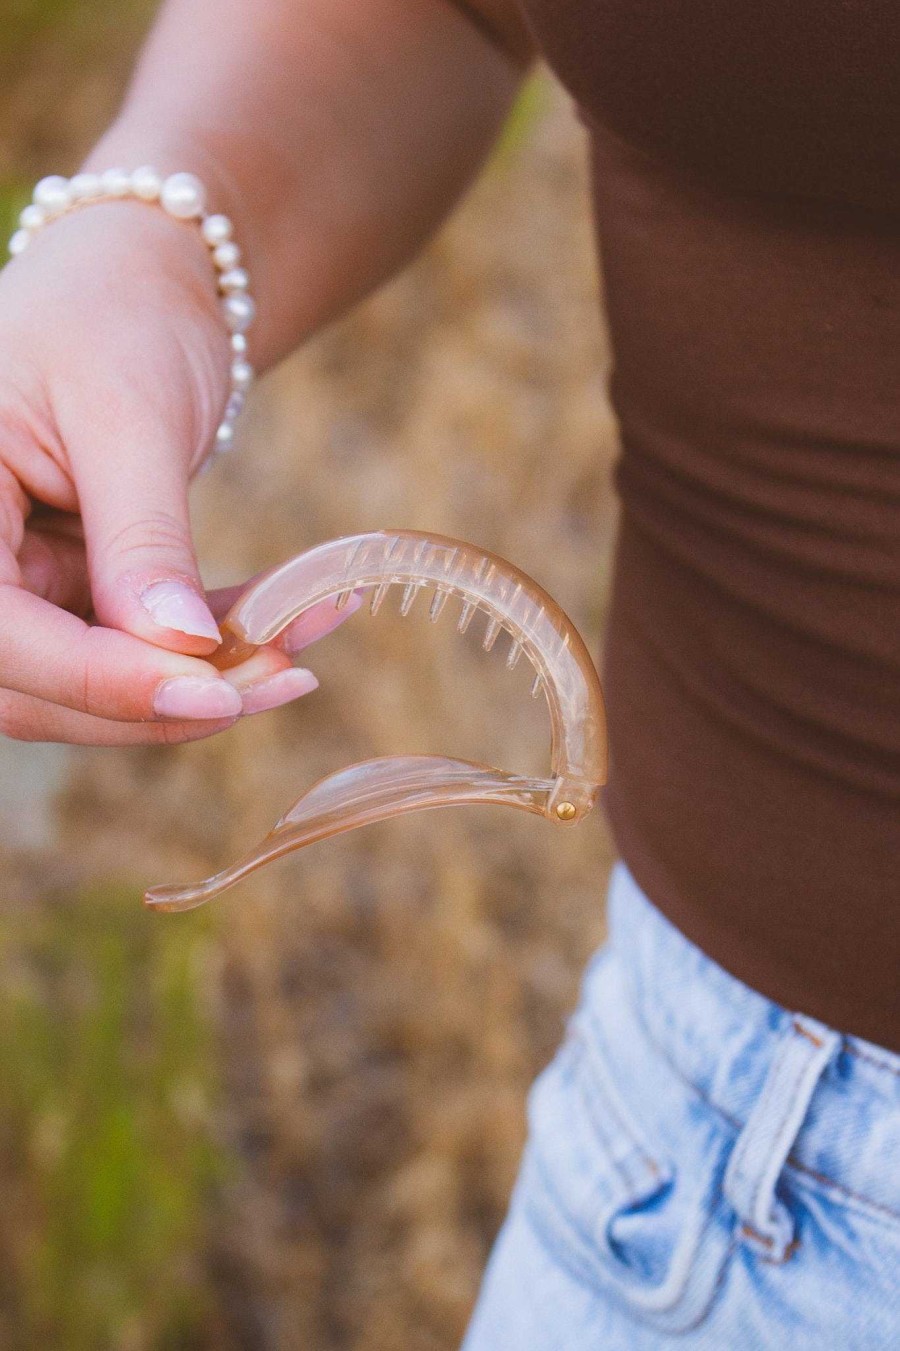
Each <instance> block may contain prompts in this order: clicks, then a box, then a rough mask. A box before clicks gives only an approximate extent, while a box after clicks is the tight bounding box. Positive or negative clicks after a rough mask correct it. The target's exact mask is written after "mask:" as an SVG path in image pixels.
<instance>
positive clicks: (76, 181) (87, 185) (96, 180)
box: [69, 174, 103, 202]
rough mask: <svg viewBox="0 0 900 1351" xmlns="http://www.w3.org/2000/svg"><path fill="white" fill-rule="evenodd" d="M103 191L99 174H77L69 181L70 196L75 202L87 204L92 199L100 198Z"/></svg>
mask: <svg viewBox="0 0 900 1351" xmlns="http://www.w3.org/2000/svg"><path fill="white" fill-rule="evenodd" d="M102 191H103V184H102V181H101V179H100V175H99V174H76V175H75V177H74V178H71V179H70V180H69V196H70V197H71V198H72V201H73V202H86V201H88V199H89V198H91V197H99V196H100V193H101V192H102Z"/></svg>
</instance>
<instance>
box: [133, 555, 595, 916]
mask: <svg viewBox="0 0 900 1351" xmlns="http://www.w3.org/2000/svg"><path fill="white" fill-rule="evenodd" d="M392 586H399V587H402V588H403V594H402V599H401V602H400V609H401V612H402V613H403V614H406V613H408V612H409V610H410V608H411V607H412V605H413V603H414V601H415V600H416V597H417V596H418V594H419V592H420V591H424V590H426V589H427V590H430V591H431V592H432V593H433V594H432V599H431V604H430V615H431V618H432V619H437V618H438V616H439V615H440V613H441V612H442V611H443V610H444V609H445V607H446V602H447V600H448V598H449V597H451V596H454V597H456V598H458V600H459V601H461V602H462V606H461V609H460V611H459V617H458V621H457V627H458V628H459V630H460V631H461V632H464V631H465V630H466V629H467V628H468V626H469V624H470V622H471V620H472V618H473V616H474V615H475V613H476V612H477V611H479V610H481V611H484V613H485V614H486V616H487V625H486V629H485V633H484V639H483V645H484V646H485V647H486V648H488V649H490V648H491V647H493V645H494V642H495V639H496V638H497V636H498V634H499V633H500V632H501V630H505V631H506V632H507V633H508V634H509V635H510V638H511V644H510V647H509V649H508V653H507V664H508V665H510V666H513V665H515V663H516V662H517V661H518V660H519V657H520V656H524V657H525V658H527V659H528V660H529V661H530V662H531V665H532V666H533V668H534V672H535V675H534V683H533V686H532V692H533V693H534V694H535V695H537V694H539V693H540V692H541V691H542V690H543V691H544V693H545V694H546V698H547V704H548V707H549V710H550V730H551V774H550V777H549V778H545V779H541V778H529V777H527V776H522V775H519V774H509V773H506V772H505V771H504V770H501V769H493V768H491V767H490V766H488V765H479V764H474V763H472V762H470V761H468V760H453V759H448V758H447V757H445V756H439V755H435V756H432V755H398V756H386V757H384V758H382V759H377V760H366V761H363V762H362V763H361V764H356V765H350V766H348V768H346V769H342V770H339V771H338V772H337V773H336V774H330V775H328V776H327V778H324V779H321V780H320V781H319V782H318V783H316V784H314V785H313V786H312V787H311V788H310V789H309V790H308V791H307V792H306V793H304V794H303V796H302V797H301V798H300V799H299V800H298V801H297V802H296V803H295V804H294V806H293V807H291V809H290V811H288V812H287V813H286V814H285V815H284V816H283V817H282V818H281V820H280V821H278V822H277V824H276V825H275V826H274V827H273V829H272V830H271V831H270V833H269V834H268V835H267V836H266V838H265V839H264V840H263V841H262V842H261V844H260V845H259V846H258V848H257V849H255V850H254V851H253V852H252V853H250V854H248V855H247V856H246V857H245V858H243V859H241V860H240V861H239V862H237V863H235V864H232V865H231V866H230V867H228V868H225V869H224V870H223V871H222V872H219V873H216V874H215V875H214V876H213V877H209V878H207V879H206V881H204V882H198V883H196V884H195V885H194V886H185V887H174V886H173V887H154V888H153V889H152V890H150V891H148V892H147V893H146V896H145V901H146V903H147V904H148V905H150V906H153V907H154V908H155V909H157V910H191V909H193V908H194V906H198V905H202V904H203V903H204V901H208V900H210V899H211V898H212V897H213V896H217V895H218V894H219V892H221V891H224V890H225V888H226V887H230V886H233V885H234V883H235V882H238V881H240V880H241V878H243V877H246V876H247V874H248V873H251V872H253V871H254V869H256V868H260V867H262V866H263V864H265V863H268V862H269V861H270V860H271V859H275V858H279V857H280V856H281V855H282V854H287V853H289V852H290V851H291V850H293V849H300V848H302V846H303V845H306V844H313V843H314V842H315V841H316V840H323V839H327V838H328V837H329V836H331V835H337V834H340V833H341V832H342V831H347V830H354V829H356V827H357V826H364V825H369V824H371V823H372V822H375V821H383V820H385V819H386V818H387V817H390V816H397V815H399V814H400V813H402V812H413V811H422V810H424V809H426V808H431V807H448V806H453V805H454V804H457V803H468V802H485V803H497V804H500V805H504V806H507V807H518V808H519V809H520V810H522V811H527V812H533V813H535V814H536V815H539V816H545V817H547V818H548V819H549V820H551V821H557V822H565V823H571V822H575V821H579V820H581V819H582V817H584V816H585V815H586V814H587V813H588V812H589V811H590V810H591V808H592V807H593V805H594V803H595V802H596V800H597V796H598V794H599V791H600V788H601V786H602V784H603V783H604V782H605V780H606V719H605V715H604V711H603V696H602V693H601V690H600V682H599V680H598V678H597V672H596V670H595V669H594V664H593V662H592V661H591V658H590V655H589V653H588V651H587V648H586V647H585V645H584V643H583V642H582V640H581V638H580V636H579V634H578V632H577V631H576V629H575V628H574V626H573V625H572V623H571V621H570V620H569V619H568V618H567V617H566V615H565V614H564V613H563V612H562V610H561V609H560V608H559V606H558V605H557V604H556V602H555V601H554V600H553V599H552V598H551V597H550V596H549V595H548V594H547V592H546V591H544V590H543V589H542V588H541V587H540V586H538V584H537V582H535V581H533V579H532V578H531V577H529V576H527V574H526V573H524V572H520V570H519V569H518V568H516V567H514V566H513V565H512V564H511V563H507V562H506V561H505V560H504V559H502V558H498V557H497V556H496V555H495V554H491V553H487V552H485V551H484V550H483V549H478V548H476V547H475V546H474V545H472V544H466V543H464V542H463V541H462V540H455V539H448V538H446V537H445V536H442V535H426V534H420V533H418V532H416V531H413V530H390V531H377V532H374V533H372V534H366V535H353V536H349V537H347V538H344V539H336V540H331V541H330V542H329V543H327V544H322V545H319V547H318V548H315V549H311V550H310V551H309V552H308V553H304V554H300V555H299V557H297V558H293V559H291V560H290V561H289V562H287V563H283V564H282V565H281V566H280V567H277V568H273V569H272V570H271V571H270V572H267V573H265V574H263V576H262V577H260V578H258V579H257V580H256V581H255V582H254V583H253V585H252V586H251V587H250V588H249V589H248V590H247V591H245V592H244V594H243V595H242V596H241V597H240V598H239V600H238V601H237V602H236V603H235V605H234V606H233V607H232V609H231V610H230V611H229V613H228V615H227V616H226V618H225V620H224V622H223V624H222V633H223V638H224V641H223V644H222V649H221V651H220V654H219V655H218V658H217V664H219V665H224V666H227V665H232V664H236V663H237V662H238V661H241V660H243V659H244V658H245V657H246V656H248V655H249V654H250V653H251V652H252V650H253V648H255V647H258V646H260V645H261V644H263V643H268V642H271V641H272V639H273V638H275V637H276V636H277V635H278V634H279V633H280V632H281V631H282V629H284V628H286V627H287V625H288V624H290V623H291V622H292V621H293V620H294V619H296V618H297V616H298V615H300V614H302V613H303V612H304V610H308V609H309V608H310V607H311V606H313V605H317V604H319V603H320V602H322V601H324V600H327V599H328V598H329V597H334V599H335V602H336V604H337V605H340V604H341V603H342V602H343V601H345V599H346V597H348V596H349V595H350V594H351V593H353V592H354V591H361V590H366V591H371V606H370V608H371V611H372V613H373V614H374V613H376V612H377V611H378V609H379V608H380V606H381V604H382V601H383V600H384V598H385V595H386V593H387V591H388V589H389V588H390V587H392Z"/></svg>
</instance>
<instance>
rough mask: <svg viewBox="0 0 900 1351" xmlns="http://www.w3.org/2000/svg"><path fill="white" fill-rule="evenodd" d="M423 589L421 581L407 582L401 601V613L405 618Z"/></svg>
mask: <svg viewBox="0 0 900 1351" xmlns="http://www.w3.org/2000/svg"><path fill="white" fill-rule="evenodd" d="M421 590H422V583H421V582H407V583H406V586H405V587H404V588H403V599H402V600H401V602H400V613H401V615H403V618H404V619H405V618H406V616H407V615H408V614H409V612H410V610H411V609H412V607H413V602H414V601H415V599H416V596H417V595H418V594H419V592H420V591H421Z"/></svg>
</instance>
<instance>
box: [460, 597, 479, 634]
mask: <svg viewBox="0 0 900 1351" xmlns="http://www.w3.org/2000/svg"><path fill="white" fill-rule="evenodd" d="M477 609H478V603H477V601H474V600H467V601H465V602H464V603H463V607H462V609H461V610H460V612H459V621H458V622H457V625H456V631H457V633H465V631H466V629H467V628H468V627H469V625H470V624H471V622H472V616H473V615H474V613H475V611H476V610H477Z"/></svg>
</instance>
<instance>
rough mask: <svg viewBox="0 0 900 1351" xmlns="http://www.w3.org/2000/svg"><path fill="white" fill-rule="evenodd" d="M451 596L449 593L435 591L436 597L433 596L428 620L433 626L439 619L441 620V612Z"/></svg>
mask: <svg viewBox="0 0 900 1351" xmlns="http://www.w3.org/2000/svg"><path fill="white" fill-rule="evenodd" d="M449 595H450V592H449V591H435V593H434V595H433V596H432V598H431V604H430V606H429V607H428V618H429V619H430V620H431V622H432V624H434V623H435V622H436V621H437V620H438V619H440V616H441V611H442V610H443V608H444V606H445V605H446V604H447V597H448V596H449Z"/></svg>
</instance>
